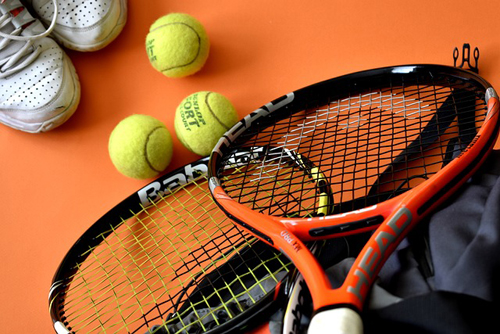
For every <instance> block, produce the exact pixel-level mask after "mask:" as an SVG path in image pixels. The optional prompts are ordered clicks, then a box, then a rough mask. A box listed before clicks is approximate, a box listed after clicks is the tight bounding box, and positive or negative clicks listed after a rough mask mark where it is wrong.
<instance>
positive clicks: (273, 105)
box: [214, 93, 295, 154]
mask: <svg viewBox="0 0 500 334" xmlns="http://www.w3.org/2000/svg"><path fill="white" fill-rule="evenodd" d="M294 98H295V94H294V93H289V94H287V95H285V96H283V97H281V98H280V99H277V100H275V101H273V102H269V103H268V104H266V105H265V106H264V107H262V108H259V109H257V110H255V111H253V112H251V113H250V114H248V115H247V116H245V117H244V118H243V119H242V120H241V121H239V122H238V123H236V124H235V125H234V126H233V127H232V128H231V129H229V130H228V131H227V132H226V133H225V134H224V136H222V137H221V139H219V142H218V143H217V145H216V146H215V148H214V151H215V152H218V153H219V154H221V152H220V150H219V147H221V146H222V145H225V146H229V144H230V143H231V142H232V141H234V139H235V138H236V137H238V136H239V135H240V134H241V133H242V132H243V131H245V130H246V129H247V128H248V127H250V125H252V123H253V122H255V121H256V120H257V119H259V118H261V117H264V116H267V115H269V114H270V113H272V112H273V111H275V110H276V109H278V108H281V107H283V106H285V105H287V104H289V103H290V102H292V101H293V99H294Z"/></svg>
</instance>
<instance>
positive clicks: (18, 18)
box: [0, 0, 45, 36]
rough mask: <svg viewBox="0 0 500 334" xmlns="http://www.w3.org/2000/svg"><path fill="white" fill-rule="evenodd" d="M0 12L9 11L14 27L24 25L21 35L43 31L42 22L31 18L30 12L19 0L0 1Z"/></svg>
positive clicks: (32, 34) (31, 34) (30, 34)
mask: <svg viewBox="0 0 500 334" xmlns="http://www.w3.org/2000/svg"><path fill="white" fill-rule="evenodd" d="M0 1H2V0H0ZM0 12H1V13H2V14H5V13H7V12H10V13H12V14H13V15H14V18H13V19H12V21H11V23H12V25H13V26H14V27H15V28H19V27H24V29H23V31H22V33H21V35H23V36H34V35H39V34H42V33H43V32H44V31H45V27H44V26H43V25H42V23H41V22H40V21H39V20H37V19H35V18H33V16H31V14H30V12H29V11H28V10H27V9H26V7H24V5H23V4H22V3H21V1H19V0H6V1H5V2H4V3H1V2H0ZM2 31H3V29H2ZM11 31H12V30H11Z"/></svg>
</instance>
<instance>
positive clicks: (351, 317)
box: [307, 307, 363, 334]
mask: <svg viewBox="0 0 500 334" xmlns="http://www.w3.org/2000/svg"><path fill="white" fill-rule="evenodd" d="M323 333H332V334H333V333H334V334H363V320H361V316H360V315H359V313H358V312H356V311H354V310H353V309H350V308H346V307H343V308H335V309H331V310H326V311H323V312H320V313H316V314H315V315H314V317H313V318H312V319H311V323H310V324H309V329H308V330H307V334H323Z"/></svg>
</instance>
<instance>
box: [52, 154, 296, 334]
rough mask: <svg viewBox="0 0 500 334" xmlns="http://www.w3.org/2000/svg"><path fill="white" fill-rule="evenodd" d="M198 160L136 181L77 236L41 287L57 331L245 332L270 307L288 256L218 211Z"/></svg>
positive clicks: (281, 291) (281, 295) (279, 296)
mask: <svg viewBox="0 0 500 334" xmlns="http://www.w3.org/2000/svg"><path fill="white" fill-rule="evenodd" d="M207 163H208V157H207V158H203V159H200V160H198V161H195V162H193V163H191V164H188V165H186V166H183V167H181V168H179V169H176V170H174V171H173V172H171V173H168V174H167V175H164V176H162V177H160V178H158V179H157V180H155V181H153V182H151V183H150V184H148V185H146V186H144V187H143V188H141V189H140V190H139V191H137V192H136V193H134V194H132V195H131V196H129V197H128V198H127V199H125V200H124V201H123V202H121V203H120V204H118V205H117V206H116V207H114V208H113V209H111V210H110V211H109V212H108V213H106V214H105V215H104V216H103V217H102V218H100V219H99V220H98V221H97V222H96V223H95V224H93V225H92V226H91V227H90V228H89V229H88V230H87V231H86V232H85V233H84V234H83V235H82V236H81V237H80V238H79V240H78V241H77V242H76V243H75V244H74V246H73V247H72V248H71V249H70V250H69V252H68V253H67V255H66V256H65V258H64V259H63V261H62V263H61V265H60V266H59V268H58V270H57V272H56V274H55V276H54V279H53V283H52V286H51V289H50V293H49V312H50V315H51V317H52V321H53V324H54V328H55V330H56V332H57V333H59V334H61V333H93V332H106V333H118V332H119V333H124V332H127V333H150V332H151V333H152V332H155V333H177V332H182V331H187V330H189V331H190V332H197V331H199V332H207V333H224V332H234V330H235V329H237V330H240V331H244V330H245V329H246V328H249V327H252V326H253V325H255V324H258V323H259V319H260V318H265V317H267V316H268V315H269V312H272V311H273V310H274V309H275V308H276V307H278V306H279V304H280V302H281V301H282V300H284V299H285V298H286V297H285V294H286V289H285V288H284V287H285V286H286V285H287V284H286V282H287V280H288V279H289V276H290V275H289V271H290V270H291V269H292V267H291V264H290V262H289V261H288V260H287V259H286V258H285V257H284V256H283V255H281V254H279V253H278V252H276V251H275V250H273V249H272V248H270V247H268V246H267V245H265V244H264V243H262V242H260V241H258V240H257V239H256V238H254V237H253V236H251V235H250V234H248V233H247V232H245V231H244V230H241V229H239V228H237V227H236V226H235V225H234V224H233V223H232V222H230V221H229V220H228V219H227V217H226V216H225V215H224V214H223V213H222V212H221V211H220V210H219V209H218V207H217V206H216V205H215V204H214V202H213V199H212V197H211V195H210V193H209V191H208V187H207V177H206V171H207ZM235 227H236V228H235Z"/></svg>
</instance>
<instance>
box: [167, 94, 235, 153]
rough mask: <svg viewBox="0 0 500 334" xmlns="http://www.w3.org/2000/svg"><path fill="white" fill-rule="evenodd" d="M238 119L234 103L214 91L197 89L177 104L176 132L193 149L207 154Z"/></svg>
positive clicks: (192, 150) (187, 146)
mask: <svg viewBox="0 0 500 334" xmlns="http://www.w3.org/2000/svg"><path fill="white" fill-rule="evenodd" d="M237 121H238V114H237V113H236V110H235V109H234V107H233V105H232V104H231V102H230V101H229V100H228V99H227V98H225V97H224V96H223V95H221V94H218V93H214V92H198V93H194V94H192V95H189V96H188V97H186V98H185V99H184V100H183V101H182V102H181V103H180V104H179V106H178V107H177V110H176V113H175V119H174V126H175V133H176V134H177V137H178V138H179V140H180V141H181V143H182V144H183V145H184V146H185V147H186V148H187V149H188V150H190V151H191V152H194V153H196V154H199V155H201V156H207V155H209V154H210V152H211V151H212V149H213V148H214V146H215V144H217V141H218V140H219V138H220V137H221V136H222V135H223V134H224V133H225V132H226V131H227V130H229V129H230V128H231V127H232V126H233V125H234V124H235V123H236V122H237Z"/></svg>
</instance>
